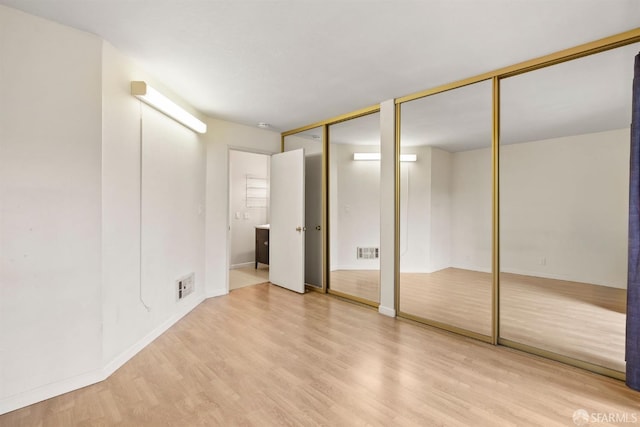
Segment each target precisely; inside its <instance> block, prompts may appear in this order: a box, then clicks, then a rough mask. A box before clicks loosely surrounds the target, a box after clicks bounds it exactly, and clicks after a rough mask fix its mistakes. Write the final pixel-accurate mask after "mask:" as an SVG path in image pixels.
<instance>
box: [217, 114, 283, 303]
mask: <svg viewBox="0 0 640 427" xmlns="http://www.w3.org/2000/svg"><path fill="white" fill-rule="evenodd" d="M207 125H208V127H209V129H208V131H207V133H206V134H205V135H204V140H205V144H206V157H207V159H206V165H207V166H206V168H207V178H206V273H205V274H206V282H207V283H206V292H207V296H217V295H224V294H226V293H227V292H228V291H229V290H228V283H227V281H228V274H229V273H228V267H229V256H230V255H229V248H228V246H227V233H228V226H229V218H228V217H229V208H228V197H229V194H228V193H229V191H228V188H229V185H228V154H229V149H230V148H239V149H245V150H249V151H255V152H260V153H269V154H270V153H278V152H280V134H279V133H277V132H273V131H268V130H263V129H259V128H254V127H250V126H243V125H239V124H236V123H230V122H225V121H222V120H218V119H208V120H207Z"/></svg>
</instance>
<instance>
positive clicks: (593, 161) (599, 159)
mask: <svg viewBox="0 0 640 427" xmlns="http://www.w3.org/2000/svg"><path fill="white" fill-rule="evenodd" d="M629 139H630V137H629V129H620V130H613V131H607V132H599V133H593V134H586V135H577V136H570V137H564V138H555V139H549V140H545V141H537V142H529V143H522V144H514V145H506V146H504V147H501V193H500V198H501V204H502V208H501V245H502V248H501V250H502V254H501V266H502V270H503V271H507V272H513V273H519V274H525V275H534V276H541V277H548V278H554V279H561V280H570V281H577V282H583V283H593V284H597V285H604V286H611V287H617V288H625V287H626V281H627V238H628V236H627V228H628V204H629V202H628V200H629Z"/></svg>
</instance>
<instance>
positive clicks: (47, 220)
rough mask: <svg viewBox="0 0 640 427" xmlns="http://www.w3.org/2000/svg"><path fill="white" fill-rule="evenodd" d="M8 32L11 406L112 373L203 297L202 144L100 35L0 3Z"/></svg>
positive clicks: (5, 153)
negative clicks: (188, 279) (189, 277)
mask: <svg viewBox="0 0 640 427" xmlns="http://www.w3.org/2000/svg"><path fill="white" fill-rule="evenodd" d="M0 31H1V33H0V35H1V39H2V43H0V57H1V58H2V62H1V65H0V94H1V96H0V129H1V130H2V137H1V138H0V206H1V211H0V214H1V218H2V221H0V254H1V255H0V292H1V295H0V342H1V343H2V345H1V346H0V351H1V353H0V367H1V368H0V369H1V371H0V413H3V412H7V411H9V410H13V409H16V408H19V407H21V406H25V405H28V404H31V403H34V402H37V401H38V400H42V399H45V398H48V397H51V396H54V395H57V394H60V393H64V392H67V391H70V390H73V389H76V388H79V387H83V386H86V385H89V384H91V383H94V382H97V381H100V380H102V379H104V378H106V377H107V376H108V375H109V374H111V373H112V372H113V371H114V370H115V369H117V368H118V367H119V366H120V365H121V364H122V363H124V362H125V361H126V360H128V359H129V358H130V357H132V356H133V355H134V354H135V353H136V352H137V351H139V350H140V349H141V348H143V347H144V346H145V345H146V344H148V343H149V342H150V341H151V340H152V339H153V338H155V337H156V336H157V335H159V334H160V333H162V332H163V331H164V330H166V328H167V327H169V326H170V325H171V324H172V323H174V322H175V321H177V320H178V319H179V318H180V317H181V316H182V315H184V314H185V313H186V312H188V311H189V310H190V309H191V308H193V307H195V305H197V304H198V303H199V302H200V301H202V299H203V298H204V260H205V259H204V254H205V252H204V251H205V247H204V234H205V217H204V202H205V193H204V184H205V150H204V149H205V146H204V144H203V143H201V142H200V140H199V137H198V136H197V135H196V134H195V133H193V132H192V131H190V130H188V129H186V128H184V127H183V126H182V125H179V124H177V123H176V122H174V121H173V120H171V119H169V118H167V117H166V116H164V115H162V114H160V113H158V112H157V111H155V110H153V109H151V108H150V107H148V106H146V105H141V104H140V102H139V101H137V100H136V99H135V98H133V97H132V96H131V95H130V81H131V80H134V79H146V80H151V79H149V78H148V76H146V75H144V74H143V73H142V72H141V71H140V70H139V69H138V68H137V67H135V65H134V64H133V63H132V62H131V61H129V60H128V59H127V58H126V57H124V56H123V55H121V54H120V53H118V52H117V51H116V50H115V49H114V48H113V47H112V46H110V45H108V44H106V43H103V41H102V40H100V39H98V38H97V37H95V36H92V35H89V34H86V33H82V32H80V31H76V30H73V29H70V28H67V27H64V26H60V25H58V24H54V23H51V22H48V21H45V20H42V19H40V18H36V17H33V16H29V15H26V14H23V13H21V12H17V11H14V10H11V9H7V8H5V7H2V6H0ZM156 86H159V85H156ZM165 92H166V91H165ZM171 97H172V98H174V99H176V97H175V96H174V95H171ZM141 114H142V125H143V132H142V135H143V136H142V141H143V146H144V149H143V151H142V164H143V169H142V185H141V179H140V171H141V170H140V159H141V158H140V117H141ZM141 191H142V203H141V199H140V194H141ZM140 207H142V211H141V210H140ZM141 213H142V215H141ZM140 237H142V239H140ZM141 248H142V251H140V249H141ZM190 272H194V273H195V278H196V283H195V293H194V294H192V295H190V296H189V297H187V298H186V299H185V300H183V301H181V302H179V303H178V302H177V301H176V291H175V280H176V279H177V278H179V277H181V276H183V275H185V274H187V273H190ZM140 281H141V282H140ZM141 287H142V296H143V298H144V300H145V302H146V304H147V305H148V306H149V307H150V310H149V311H147V309H145V307H144V306H143V305H142V303H141V302H140V301H139V298H140V294H139V292H140V289H141Z"/></svg>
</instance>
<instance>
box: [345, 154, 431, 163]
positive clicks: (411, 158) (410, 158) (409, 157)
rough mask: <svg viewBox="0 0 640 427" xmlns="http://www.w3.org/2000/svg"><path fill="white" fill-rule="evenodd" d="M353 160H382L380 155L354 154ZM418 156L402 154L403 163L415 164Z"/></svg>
mask: <svg viewBox="0 0 640 427" xmlns="http://www.w3.org/2000/svg"><path fill="white" fill-rule="evenodd" d="M353 160H380V153H353ZM416 160H418V155H417V154H400V161H401V162H415V161H416Z"/></svg>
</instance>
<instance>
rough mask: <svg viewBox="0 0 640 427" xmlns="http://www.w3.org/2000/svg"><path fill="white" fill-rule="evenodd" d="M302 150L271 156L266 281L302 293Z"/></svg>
mask: <svg viewBox="0 0 640 427" xmlns="http://www.w3.org/2000/svg"><path fill="white" fill-rule="evenodd" d="M304 202H305V198H304V150H303V149H299V150H293V151H286V152H284V153H279V154H274V155H272V156H271V203H270V206H271V214H270V218H271V221H270V222H271V226H270V227H271V229H270V231H269V234H270V235H269V281H270V282H271V283H273V284H274V285H278V286H282V287H283V288H287V289H290V290H292V291H295V292H299V293H304V258H305V257H304V232H305V226H304V222H305V221H304Z"/></svg>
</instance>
